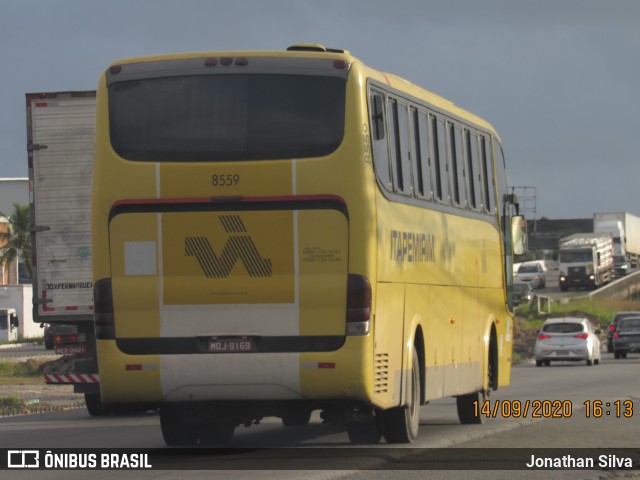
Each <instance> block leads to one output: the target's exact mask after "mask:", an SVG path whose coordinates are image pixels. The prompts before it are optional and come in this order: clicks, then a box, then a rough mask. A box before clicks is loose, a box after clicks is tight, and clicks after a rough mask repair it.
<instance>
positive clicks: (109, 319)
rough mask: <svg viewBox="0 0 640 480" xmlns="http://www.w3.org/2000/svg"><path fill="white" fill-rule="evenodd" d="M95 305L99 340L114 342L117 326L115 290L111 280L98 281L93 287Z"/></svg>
mask: <svg viewBox="0 0 640 480" xmlns="http://www.w3.org/2000/svg"><path fill="white" fill-rule="evenodd" d="M93 303H94V312H95V323H96V338H97V339H98V340H114V339H115V338H116V326H115V321H114V317H113V290H112V287H111V279H110V278H103V279H102V280H98V281H97V282H96V283H95V285H94V287H93Z"/></svg>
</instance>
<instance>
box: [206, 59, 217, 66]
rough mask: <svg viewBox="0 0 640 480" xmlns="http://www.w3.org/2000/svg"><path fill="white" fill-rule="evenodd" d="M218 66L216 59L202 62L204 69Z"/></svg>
mask: <svg viewBox="0 0 640 480" xmlns="http://www.w3.org/2000/svg"><path fill="white" fill-rule="evenodd" d="M216 65H218V59H217V58H215V57H209V58H206V59H205V60H204V66H205V67H215V66H216Z"/></svg>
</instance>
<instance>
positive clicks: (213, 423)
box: [198, 419, 236, 447]
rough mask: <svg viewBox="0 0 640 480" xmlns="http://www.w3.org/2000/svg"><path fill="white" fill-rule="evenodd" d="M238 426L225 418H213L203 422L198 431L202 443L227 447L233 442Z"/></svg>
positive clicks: (209, 445)
mask: <svg viewBox="0 0 640 480" xmlns="http://www.w3.org/2000/svg"><path fill="white" fill-rule="evenodd" d="M235 429H236V426H235V425H234V424H233V423H229V422H228V421H225V420H224V419H215V420H214V419H212V420H207V421H205V422H203V424H202V426H201V427H200V430H199V432H198V437H199V439H200V444H201V445H206V446H208V447H225V446H228V445H229V443H231V440H232V438H233V433H234V432H235Z"/></svg>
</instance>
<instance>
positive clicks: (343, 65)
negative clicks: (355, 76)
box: [333, 60, 348, 70]
mask: <svg viewBox="0 0 640 480" xmlns="http://www.w3.org/2000/svg"><path fill="white" fill-rule="evenodd" d="M347 65H348V63H347V62H346V61H344V60H334V61H333V66H334V67H335V68H337V69H338V70H344V69H345V68H347Z"/></svg>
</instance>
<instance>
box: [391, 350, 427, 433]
mask: <svg viewBox="0 0 640 480" xmlns="http://www.w3.org/2000/svg"><path fill="white" fill-rule="evenodd" d="M408 380H409V384H408V391H407V405H405V406H403V407H396V408H392V409H389V410H385V411H384V412H382V424H383V435H384V438H385V439H386V440H387V442H388V443H411V442H413V441H414V440H415V439H416V437H417V436H418V429H419V427H420V388H421V384H420V360H419V358H418V352H417V350H416V348H414V349H413V359H412V362H411V373H410V376H409V379H408Z"/></svg>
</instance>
